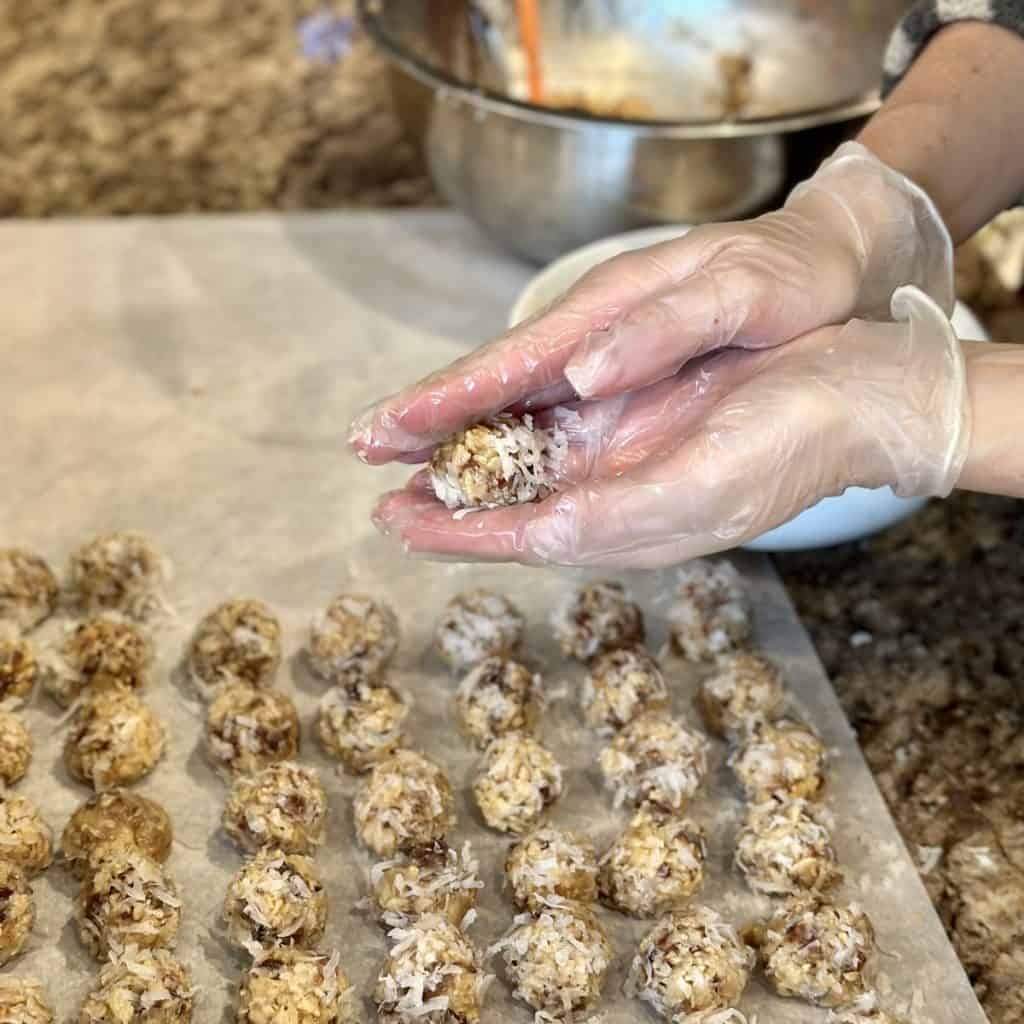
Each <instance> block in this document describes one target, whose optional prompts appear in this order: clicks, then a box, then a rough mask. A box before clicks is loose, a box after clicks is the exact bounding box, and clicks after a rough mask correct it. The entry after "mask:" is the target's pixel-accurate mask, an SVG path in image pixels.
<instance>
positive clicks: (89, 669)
mask: <svg viewBox="0 0 1024 1024" xmlns="http://www.w3.org/2000/svg"><path fill="white" fill-rule="evenodd" d="M152 662H153V645H152V644H151V643H150V642H149V639H148V638H147V637H146V635H145V634H144V633H143V632H142V631H141V630H140V629H139V627H138V626H137V625H135V623H134V622H131V621H130V620H129V619H126V618H124V617H123V616H121V615H118V614H116V613H114V612H105V613H104V614H102V615H97V616H95V617H94V618H91V619H89V620H87V621H86V622H83V623H81V624H80V625H78V626H76V627H75V628H74V629H73V630H71V632H70V633H69V634H68V636H67V637H66V639H65V640H64V642H63V644H61V647H60V652H59V654H58V656H57V658H55V659H54V663H53V666H52V668H51V669H50V670H49V671H47V672H46V673H45V675H44V681H45V685H46V690H47V692H48V693H49V694H50V696H51V697H53V699H54V700H55V701H56V702H57V703H58V704H59V705H60V706H61V707H64V708H66V707H69V706H70V705H71V704H73V703H74V702H75V701H76V700H77V699H78V697H79V696H80V695H81V694H82V693H86V692H88V693H95V692H96V691H98V690H117V689H120V690H141V689H142V688H143V687H144V686H145V685H146V681H147V678H148V676H149V669H150V665H151V664H152Z"/></svg>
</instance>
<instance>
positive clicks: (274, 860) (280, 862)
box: [224, 850, 327, 960]
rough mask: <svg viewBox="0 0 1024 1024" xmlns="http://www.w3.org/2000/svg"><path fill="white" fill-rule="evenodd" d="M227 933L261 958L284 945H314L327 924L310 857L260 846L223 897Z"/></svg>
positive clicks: (323, 895) (324, 897)
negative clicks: (265, 848)
mask: <svg viewBox="0 0 1024 1024" xmlns="http://www.w3.org/2000/svg"><path fill="white" fill-rule="evenodd" d="M224 920H225V921H226V922H227V927H228V936H229V938H230V939H231V941H232V942H234V943H235V945H236V946H239V947H240V948H242V949H244V950H246V951H247V952H249V953H250V954H251V955H252V956H253V957H254V958H255V959H257V960H258V959H259V958H260V957H261V956H263V955H264V954H265V953H266V952H268V951H269V950H272V949H277V948H280V947H282V946H302V947H307V946H311V945H313V944H314V943H315V942H316V941H317V940H318V939H319V938H320V936H321V935H323V933H324V926H325V925H326V924H327V893H326V892H325V891H324V884H323V882H322V881H321V879H320V874H319V872H318V871H317V869H316V865H315V864H314V863H313V861H312V860H311V859H310V858H309V857H306V856H303V855H302V854H301V853H282V852H281V851H280V850H264V851H262V852H261V853H258V854H256V856H255V857H254V858H253V859H252V860H251V861H249V863H248V864H245V865H244V866H243V867H242V868H241V869H240V870H239V872H238V874H237V875H235V877H234V879H233V880H232V882H231V885H230V886H229V887H228V892H227V896H226V897H225V899H224Z"/></svg>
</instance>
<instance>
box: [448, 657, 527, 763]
mask: <svg viewBox="0 0 1024 1024" xmlns="http://www.w3.org/2000/svg"><path fill="white" fill-rule="evenodd" d="M542 707H543V702H542V700H541V692H540V676H539V675H537V674H536V673H535V672H531V671H530V670H529V669H528V668H527V667H526V666H525V665H520V664H519V662H518V661H509V660H506V659H504V658H486V659H484V660H483V661H482V662H480V664H479V665H477V666H476V667H475V668H471V669H470V670H469V672H467V673H466V675H465V676H463V678H462V681H461V682H460V683H459V688H458V690H457V691H456V693H455V710H456V713H457V715H458V719H459V724H460V725H461V726H462V731H463V732H464V733H465V734H466V735H467V736H468V737H469V738H470V739H471V740H472V741H473V742H474V743H475V744H476V745H477V746H478V747H480V748H481V749H482V748H484V747H486V746H487V744H488V743H490V742H491V740H495V739H497V738H498V737H499V736H505V735H507V734H508V733H511V732H527V733H528V732H531V731H532V730H533V728H534V726H535V725H536V724H537V719H538V718H539V717H540V713H541V709H542Z"/></svg>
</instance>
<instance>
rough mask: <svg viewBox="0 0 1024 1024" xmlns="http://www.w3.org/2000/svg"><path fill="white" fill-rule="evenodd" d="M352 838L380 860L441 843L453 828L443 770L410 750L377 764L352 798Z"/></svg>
mask: <svg viewBox="0 0 1024 1024" xmlns="http://www.w3.org/2000/svg"><path fill="white" fill-rule="evenodd" d="M354 810H355V826H356V834H357V835H358V836H359V838H360V840H361V841H362V843H363V844H364V845H365V846H367V847H369V848H370V849H371V850H373V852H374V853H376V854H379V855H380V856H381V857H391V856H393V855H394V854H395V853H396V852H398V851H403V852H408V851H410V850H415V849H417V848H419V847H424V846H432V845H433V844H434V843H437V842H443V841H444V838H445V836H446V835H447V834H448V832H449V830H450V829H451V828H452V827H453V826H454V825H455V797H454V795H453V793H452V787H451V784H450V783H449V782H448V779H447V778H446V777H445V774H444V772H443V771H442V770H441V768H440V767H439V766H438V765H436V764H435V763H434V762H433V761H431V760H430V759H429V758H426V757H424V756H423V755H422V754H419V753H417V752H416V751H413V750H400V751H398V752H397V753H396V754H394V755H393V756H391V757H389V758H388V759H387V760H386V761H381V763H380V764H378V765H377V766H376V767H375V768H374V769H373V771H372V772H371V773H370V775H369V777H368V778H367V779H366V780H365V781H364V782H363V783H362V785H361V786H360V788H359V791H358V792H357V793H356V798H355V806H354Z"/></svg>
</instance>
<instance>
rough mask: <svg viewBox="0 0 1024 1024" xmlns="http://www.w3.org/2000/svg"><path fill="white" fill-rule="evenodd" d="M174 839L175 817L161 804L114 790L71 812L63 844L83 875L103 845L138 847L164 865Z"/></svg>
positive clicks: (73, 866)
mask: <svg viewBox="0 0 1024 1024" xmlns="http://www.w3.org/2000/svg"><path fill="white" fill-rule="evenodd" d="M173 841H174V830H173V828H172V827H171V819H170V818H169V817H168V815H167V812H166V811H165V810H164V809H163V808H162V807H161V806H160V805H159V804H158V803H156V802H155V801H153V800H149V799H147V798H146V797H144V796H141V795H140V794H138V793H132V792H131V791H130V790H127V789H111V790H107V792H105V793H98V794H97V795H96V796H94V797H90V798H89V799H88V800H87V801H86V802H85V803H84V804H82V806H81V807H79V808H78V810H76V811H75V813H74V814H72V815H71V817H70V819H69V820H68V823H67V825H65V826H64V832H63V834H62V836H61V840H60V847H61V853H62V854H63V855H64V862H65V863H66V864H67V865H68V867H69V868H70V869H71V870H72V871H73V872H74V873H75V874H76V875H77V876H78V877H79V878H81V877H82V876H83V875H84V874H85V872H86V870H87V869H88V865H89V859H90V858H91V857H92V855H93V854H94V853H95V851H96V850H98V849H99V848H100V847H101V846H107V845H109V844H115V845H116V846H119V847H120V848H122V849H136V850H138V851H139V852H141V853H144V854H145V855H146V856H147V857H150V858H152V859H153V860H155V861H157V862H158V863H161V864H162V863H163V862H164V861H165V860H167V858H168V856H169V855H170V852H171V843H172V842H173Z"/></svg>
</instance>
